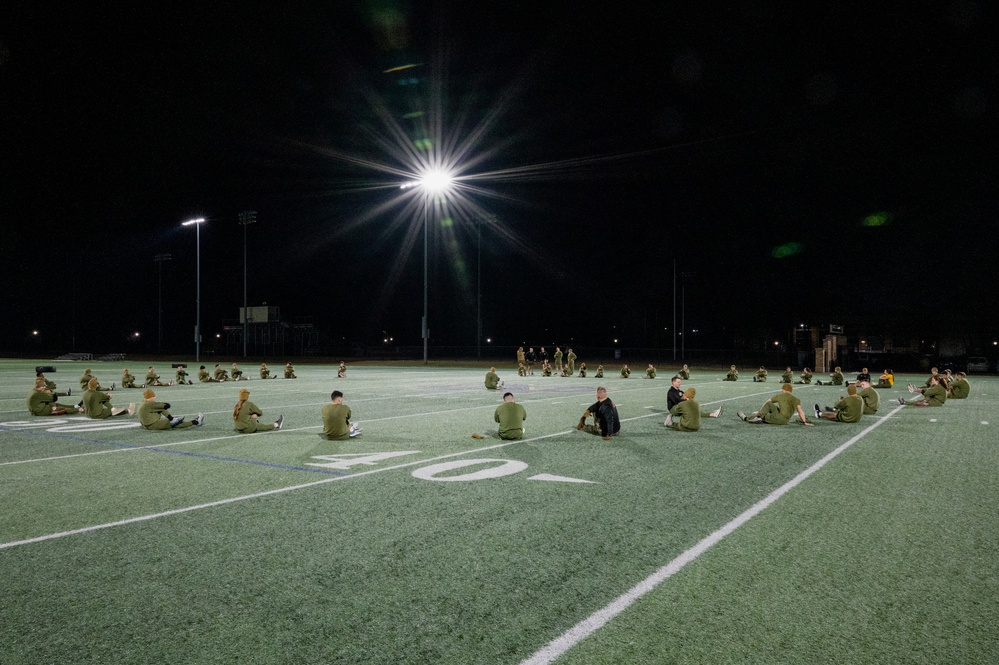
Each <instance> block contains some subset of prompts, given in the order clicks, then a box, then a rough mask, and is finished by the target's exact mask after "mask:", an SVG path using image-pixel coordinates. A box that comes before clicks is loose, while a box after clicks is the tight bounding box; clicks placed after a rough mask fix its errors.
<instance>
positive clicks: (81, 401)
mask: <svg viewBox="0 0 999 665" xmlns="http://www.w3.org/2000/svg"><path fill="white" fill-rule="evenodd" d="M76 408H78V409H82V408H83V400H82V399H81V400H80V403H79V404H77V405H76Z"/></svg>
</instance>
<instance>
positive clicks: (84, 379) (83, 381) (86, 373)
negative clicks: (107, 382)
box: [80, 369, 115, 392]
mask: <svg viewBox="0 0 999 665" xmlns="http://www.w3.org/2000/svg"><path fill="white" fill-rule="evenodd" d="M92 378H94V375H93V374H92V373H91V372H90V370H89V369H85V370H83V376H81V377H80V389H81V390H86V389H87V388H88V386H90V380H91V379H92ZM114 386H115V383H114V381H112V382H111V387H110V388H103V387H101V384H100V382H99V381H98V382H97V389H98V390H101V391H105V390H107V391H111V392H114Z"/></svg>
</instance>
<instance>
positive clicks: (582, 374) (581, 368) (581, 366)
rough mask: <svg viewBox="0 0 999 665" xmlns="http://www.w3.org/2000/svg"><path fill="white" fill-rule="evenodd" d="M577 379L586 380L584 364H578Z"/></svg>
mask: <svg viewBox="0 0 999 665" xmlns="http://www.w3.org/2000/svg"><path fill="white" fill-rule="evenodd" d="M579 378H581V379H585V378H586V363H579Z"/></svg>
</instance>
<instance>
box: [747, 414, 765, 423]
mask: <svg viewBox="0 0 999 665" xmlns="http://www.w3.org/2000/svg"><path fill="white" fill-rule="evenodd" d="M746 422H750V423H753V424H754V425H755V424H758V423H762V422H763V418H760V417H759V416H753V417H752V418H750V419H749V420H748V421H746Z"/></svg>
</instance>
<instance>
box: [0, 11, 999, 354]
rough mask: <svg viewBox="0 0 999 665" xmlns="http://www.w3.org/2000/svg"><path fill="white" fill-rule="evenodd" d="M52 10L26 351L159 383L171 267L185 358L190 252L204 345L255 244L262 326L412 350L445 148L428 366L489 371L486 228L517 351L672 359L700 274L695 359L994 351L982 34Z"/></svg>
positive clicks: (26, 98)
mask: <svg viewBox="0 0 999 665" xmlns="http://www.w3.org/2000/svg"><path fill="white" fill-rule="evenodd" d="M37 4H38V3H30V2H18V1H14V2H6V3H4V6H3V7H2V8H0V123H2V130H3V131H2V133H0V204H2V210H0V214H2V220H3V235H2V238H3V241H2V254H3V262H2V264H0V288H2V293H3V302H4V314H5V315H4V316H3V317H2V320H0V351H23V350H26V349H28V350H30V349H31V348H32V345H34V346H36V347H38V348H44V349H47V350H56V349H57V350H60V351H63V350H65V351H68V350H70V347H71V346H72V345H73V343H74V342H75V347H77V348H76V350H84V351H93V352H108V351H118V350H122V351H127V352H131V353H135V352H140V351H142V352H148V351H153V350H155V341H156V327H157V285H158V275H159V273H158V268H159V265H158V264H157V263H156V262H154V261H153V257H154V256H155V255H156V254H160V253H169V254H171V255H172V260H171V261H169V262H165V263H163V264H162V276H163V298H162V304H163V309H164V315H163V316H164V319H163V320H164V324H163V325H164V330H163V334H164V346H165V347H166V348H168V349H171V350H181V351H188V350H189V347H191V346H193V344H192V343H191V342H190V341H189V340H191V339H192V331H193V327H194V319H195V294H196V288H195V272H196V265H195V254H196V253H195V232H194V230H193V229H191V228H182V227H181V226H180V223H181V222H182V221H185V220H187V219H190V218H192V217H205V218H206V219H207V220H208V221H207V223H206V224H205V225H204V226H203V227H202V228H201V259H202V264H201V268H202V274H201V279H202V281H201V283H202V321H203V329H204V334H205V336H206V337H208V336H209V335H213V334H214V333H215V332H218V331H221V330H222V326H223V324H224V323H225V322H229V321H234V320H235V319H236V318H237V317H238V308H239V307H240V306H241V305H242V302H243V228H242V227H240V226H239V224H238V214H239V213H240V212H241V211H244V210H255V211H256V212H257V220H258V221H257V223H256V224H254V225H252V226H250V227H248V228H247V229H246V231H247V239H248V244H247V246H248V250H247V252H248V257H249V277H248V291H249V303H250V305H259V304H261V303H263V302H266V303H268V304H269V305H272V306H278V307H280V308H281V311H282V314H283V315H284V317H285V318H286V319H307V318H309V317H311V318H309V320H312V321H314V322H315V323H316V324H317V325H318V326H320V328H321V330H322V332H323V335H324V339H326V340H327V341H328V343H329V344H335V345H350V344H377V342H378V341H379V340H380V339H381V338H382V337H383V336H384V335H390V336H392V337H394V338H395V339H396V340H397V342H398V343H400V344H411V345H414V346H415V345H419V344H420V343H421V341H420V316H421V314H422V302H423V301H422V298H423V291H422V280H423V256H422V249H423V239H422V228H423V227H422V224H423V210H424V207H423V201H424V199H423V198H422V197H423V196H424V195H423V194H422V193H421V192H420V191H419V190H401V189H400V185H401V184H403V183H405V182H407V181H409V180H412V177H410V176H406V175H404V174H405V173H414V171H415V169H416V166H415V165H414V162H413V156H423V157H424V158H426V156H427V155H428V154H431V153H429V152H428V150H427V146H428V145H431V146H432V147H431V148H430V150H431V151H435V152H437V151H439V153H440V154H445V155H454V154H456V153H457V152H458V151H459V148H460V149H461V154H460V158H458V161H457V164H458V167H457V171H456V176H457V177H458V180H457V183H456V184H457V186H458V190H457V192H458V193H457V194H455V195H453V196H449V198H448V208H447V212H446V214H445V213H442V214H437V213H436V206H435V207H434V212H432V213H431V214H430V216H429V219H430V230H431V233H430V279H429V282H430V327H431V330H432V341H431V344H432V345H474V344H475V341H476V278H477V273H476V269H477V242H476V241H477V231H478V230H479V227H480V225H481V234H482V236H481V237H482V250H481V251H482V280H481V284H482V286H481V290H482V308H483V335H484V336H488V337H490V338H492V339H493V340H494V342H493V343H494V344H498V345H517V344H520V343H524V342H527V343H552V342H554V341H563V340H570V339H571V340H574V341H575V342H576V343H577V344H578V345H580V346H585V345H589V346H600V347H605V346H610V345H611V339H612V338H621V339H622V342H621V344H622V345H624V346H652V345H654V344H660V345H664V346H665V345H667V344H670V343H672V342H671V340H672V332H673V331H672V325H673V324H672V317H673V303H674V300H673V297H674V296H673V271H674V265H675V266H676V273H677V276H678V287H677V298H678V299H680V298H681V295H682V302H683V311H684V314H685V323H686V328H687V330H688V331H691V330H693V329H697V330H698V335H700V337H690V336H688V339H691V346H695V345H696V344H703V345H705V346H711V345H714V346H721V347H725V346H726V345H731V344H733V343H736V342H735V341H734V340H736V339H738V338H745V337H752V336H754V335H758V334H767V335H773V334H774V332H773V331H782V330H785V331H786V330H788V329H790V328H792V327H793V326H795V325H797V324H799V323H802V322H805V323H808V324H809V325H824V324H827V323H843V324H845V325H847V327H848V329H847V332H848V333H851V332H852V333H859V332H863V333H864V334H894V335H896V336H903V335H912V334H914V333H915V334H923V333H924V332H925V333H926V334H944V333H948V332H949V331H952V330H960V331H964V332H968V331H970V332H969V334H974V335H981V336H985V337H988V336H990V335H993V334H995V331H994V328H995V326H996V322H997V320H999V317H997V316H996V314H995V312H996V308H997V304H999V297H997V295H996V279H995V276H996V269H995V262H996V259H997V257H999V252H997V249H999V247H997V245H999V243H997V241H996V236H995V228H996V221H997V212H999V198H997V189H996V183H997V177H996V176H997V169H996V166H995V163H996V161H997V160H996V158H995V156H994V143H995V142H996V131H995V128H996V121H997V110H999V90H997V85H996V83H997V80H996V79H997V76H999V57H997V49H996V47H995V32H996V22H995V20H994V19H995V16H994V12H995V10H994V9H993V8H992V6H991V5H989V4H986V3H981V2H975V1H972V0H954V1H952V2H946V1H944V2H935V3H912V2H885V3H873V4H876V5H877V7H876V8H873V9H871V8H868V9H854V8H852V6H853V3H843V6H839V5H838V4H837V3H831V4H829V5H826V4H824V3H823V5H822V6H812V5H815V3H769V2H754V1H747V2H736V3H715V2H704V3H642V2H639V3H623V4H618V5H614V4H606V3H605V4H604V5H602V6H599V7H591V8H588V9H583V4H580V3H534V2H503V3H469V2H436V3H434V2H419V3H417V2H410V3H405V2H395V1H393V0H379V1H377V2H373V1H371V2H369V1H355V2H335V1H334V2H322V3H318V2H317V3H299V4H291V5H288V6H280V7H277V6H274V7H271V8H268V9H265V10H264V9H260V8H259V7H257V6H255V5H252V4H251V5H249V6H247V7H246V8H244V7H242V6H239V5H235V6H234V7H236V8H234V9H232V10H231V11H225V10H222V9H219V8H216V7H214V6H211V5H212V3H209V5H210V6H209V7H208V8H200V9H186V8H185V9H176V8H169V7H168V6H164V7H160V6H157V9H156V10H153V9H149V8H146V7H145V6H144V5H142V3H139V5H134V4H126V3H120V7H119V8H117V9H114V10H111V9H107V8H101V9H94V8H93V7H90V6H86V3H84V5H81V6H77V7H72V8H69V9H57V8H54V7H53V6H50V7H48V8H39V7H38V6H36V5H37ZM46 4H48V3H46ZM91 4H92V3H91ZM182 4H185V3H182ZM681 4H683V5H690V7H688V8H677V7H674V6H673V5H681ZM537 5H544V6H543V7H542V8H539V7H538V6H537ZM405 65H414V66H412V67H409V68H407V69H397V68H399V67H403V66H405ZM390 70H395V71H390ZM445 217H446V219H444V218H445ZM679 285H682V286H679ZM33 330H38V331H40V336H41V337H42V338H43V339H42V340H36V339H32V335H31V333H32V331H33ZM135 331H140V332H141V338H140V341H139V342H131V341H129V337H130V335H132V334H133V333H134V332H135ZM688 335H693V333H688Z"/></svg>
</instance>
